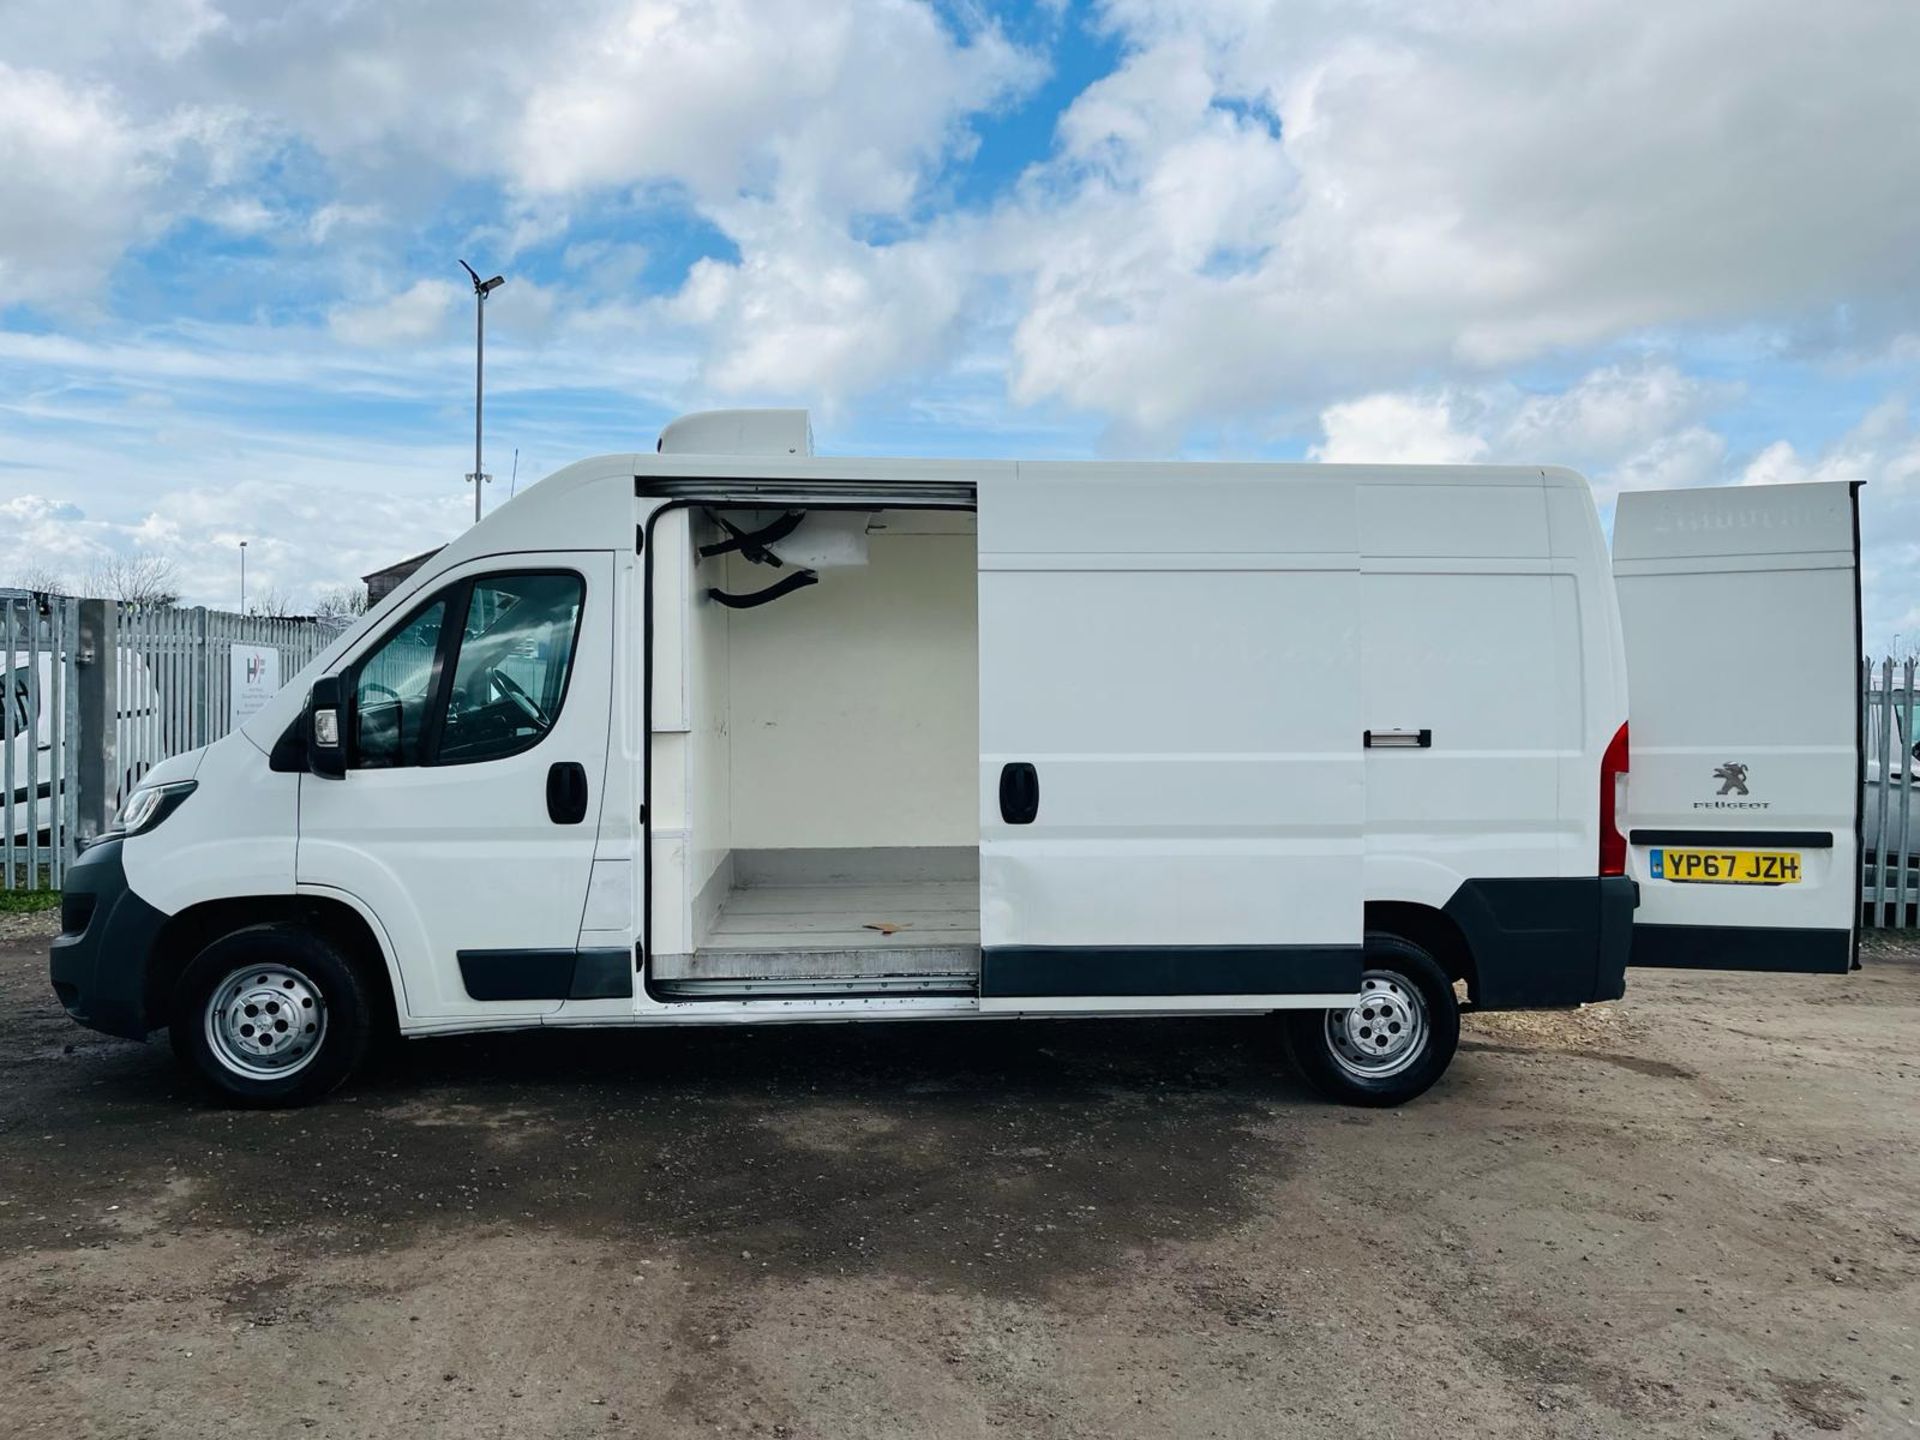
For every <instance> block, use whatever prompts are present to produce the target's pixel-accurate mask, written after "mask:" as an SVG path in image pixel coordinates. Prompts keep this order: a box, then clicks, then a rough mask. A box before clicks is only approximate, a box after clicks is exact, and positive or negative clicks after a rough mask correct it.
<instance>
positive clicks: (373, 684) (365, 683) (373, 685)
mask: <svg viewBox="0 0 1920 1440" xmlns="http://www.w3.org/2000/svg"><path fill="white" fill-rule="evenodd" d="M360 688H361V689H362V690H364V691H366V692H367V693H368V694H371V693H373V692H374V691H376V690H378V691H379V692H380V693H381V694H382V695H385V696H386V697H387V698H388V699H389V700H391V701H393V703H394V704H395V705H398V704H399V703H400V694H399V692H398V691H396V690H389V689H388V688H387V687H386V686H384V685H382V684H381V683H380V682H379V681H377V680H362V681H361V682H360Z"/></svg>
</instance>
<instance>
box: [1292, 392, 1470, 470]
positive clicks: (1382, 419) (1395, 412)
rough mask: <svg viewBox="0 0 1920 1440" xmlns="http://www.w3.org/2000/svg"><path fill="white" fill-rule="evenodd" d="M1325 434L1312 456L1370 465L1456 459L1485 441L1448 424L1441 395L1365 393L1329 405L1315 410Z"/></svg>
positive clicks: (1449, 417) (1460, 459)
mask: <svg viewBox="0 0 1920 1440" xmlns="http://www.w3.org/2000/svg"><path fill="white" fill-rule="evenodd" d="M1320 424H1321V427H1322V428H1323V429H1324V430H1325V431H1326V436H1327V438H1326V440H1325V441H1324V442H1323V443H1322V444H1319V445H1316V446H1315V447H1314V448H1313V451H1312V456H1313V458H1314V459H1315V460H1325V461H1329V462H1333V463H1340V464H1344V463H1348V462H1354V463H1369V464H1375V465H1401V464H1405V465H1416V464H1417V465H1457V464H1464V463H1467V462H1469V461H1474V460H1479V459H1481V458H1482V457H1483V456H1484V455H1485V454H1486V453H1487V442H1486V441H1485V440H1484V439H1482V438H1481V437H1480V436H1478V435H1472V434H1465V433H1462V432H1461V431H1459V430H1457V429H1455V428H1454V419H1453V410H1452V406H1451V405H1450V404H1449V403H1448V401H1447V400H1446V399H1445V398H1444V397H1441V398H1435V399H1427V400H1422V399H1419V398H1417V397H1414V396H1409V395H1368V396H1366V397H1364V398H1362V399H1359V400H1347V401H1343V402H1342V403H1340V404H1338V405H1329V406H1328V407H1327V408H1326V410H1325V411H1323V412H1322V413H1321V416H1320Z"/></svg>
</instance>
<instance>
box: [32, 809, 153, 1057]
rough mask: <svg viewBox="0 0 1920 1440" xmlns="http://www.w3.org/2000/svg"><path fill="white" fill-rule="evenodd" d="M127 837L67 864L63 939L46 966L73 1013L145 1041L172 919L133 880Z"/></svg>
mask: <svg viewBox="0 0 1920 1440" xmlns="http://www.w3.org/2000/svg"><path fill="white" fill-rule="evenodd" d="M124 843H125V842H124V841H120V840H105V841H102V842H100V843H99V844H97V845H93V846H91V847H90V848H88V849H87V850H86V851H85V852H83V853H82V854H81V856H80V858H79V859H78V860H76V861H75V862H74V863H73V864H72V865H71V866H70V867H69V868H68V870H67V874H66V884H65V888H64V891H63V893H62V896H61V905H60V930H61V933H60V935H59V937H58V938H57V939H56V940H55V941H54V942H53V947H52V951H51V953H50V955H49V957H48V965H47V969H48V972H49V974H50V975H51V977H52V980H53V990H54V994H56V995H58V996H59V997H60V1003H61V1004H62V1005H64V1006H65V1007H66V1011H67V1014H69V1015H71V1016H72V1017H73V1018H74V1019H75V1020H78V1021H79V1022H80V1023H81V1024H82V1025H85V1026H86V1027H87V1028H88V1029H91V1030H102V1031H105V1032H106V1033H107V1034H109V1035H120V1036H124V1037H125V1038H127V1039H129V1040H144V1039H145V1038H146V1036H147V1031H148V1030H149V1029H151V1028H152V1026H150V1025H149V1024H148V1020H149V1016H148V1013H147V974H148V969H149V965H148V962H149V960H150V959H151V958H152V955H153V945H154V941H155V940H156V939H157V938H158V936H159V934H160V927H161V926H162V925H164V924H165V923H166V919H167V917H166V916H165V915H163V914H162V913H161V912H160V911H158V910H156V909H154V908H153V906H151V905H149V904H147V902H146V901H144V900H142V899H141V898H140V897H139V896H138V895H136V894H134V893H133V891H132V890H131V889H130V888H129V887H128V885H127V872H126V869H125V867H124V866H123V865H122V864H121V859H120V851H121V847H122V845H123V844H124Z"/></svg>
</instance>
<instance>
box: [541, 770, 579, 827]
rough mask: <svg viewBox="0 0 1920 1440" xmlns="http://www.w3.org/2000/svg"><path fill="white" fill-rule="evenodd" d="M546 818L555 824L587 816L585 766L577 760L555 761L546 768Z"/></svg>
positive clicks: (570, 823) (567, 822)
mask: <svg viewBox="0 0 1920 1440" xmlns="http://www.w3.org/2000/svg"><path fill="white" fill-rule="evenodd" d="M547 818H548V819H549V820H551V821H553V823H554V824H556V825H578V824H579V823H580V822H581V821H582V820H584V819H586V818H587V767H586V766H584V765H582V764H581V763H580V762H579V761H578V760H560V761H556V762H555V763H554V764H553V765H552V766H551V767H550V768H549V769H548V770H547Z"/></svg>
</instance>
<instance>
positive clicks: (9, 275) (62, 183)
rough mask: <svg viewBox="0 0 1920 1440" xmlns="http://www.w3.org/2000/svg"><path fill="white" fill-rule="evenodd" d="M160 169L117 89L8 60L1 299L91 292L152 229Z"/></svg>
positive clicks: (0, 202) (51, 299)
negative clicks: (118, 100) (113, 92)
mask: <svg viewBox="0 0 1920 1440" xmlns="http://www.w3.org/2000/svg"><path fill="white" fill-rule="evenodd" d="M161 171H162V163H161V159H160V157H159V156H158V155H157V154H156V151H155V147H154V145H153V143H152V141H151V139H150V138H149V137H148V136H146V135H143V134H142V132H141V130H140V129H139V127H138V126H136V125H134V124H132V123H130V122H129V121H128V120H127V119H126V117H125V116H124V115H122V114H121V113H119V111H118V109H117V108H116V106H115V105H114V103H113V100H112V97H111V96H110V95H109V94H107V93H104V92H102V91H101V90H99V89H97V88H92V87H81V86H76V85H70V84H68V83H67V82H66V81H64V80H62V79H61V78H59V77H58V76H55V75H49V74H46V73H44V72H39V71H31V70H17V69H14V68H12V67H10V66H8V65H6V64H4V63H0V303H12V304H18V303H20V302H22V301H32V302H37V303H40V304H43V305H47V304H60V303H63V302H68V301H73V300H77V299H86V298H90V297H91V296H92V294H93V292H94V291H95V290H97V288H98V287H99V285H100V283H101V281H102V280H103V279H104V277H105V276H106V274H107V272H108V271H109V270H110V269H111V268H112V266H113V264H114V263H115V262H116V261H117V260H118V259H119V258H120V254H121V252H122V251H123V250H124V249H125V248H126V246H127V245H128V244H129V243H130V242H131V241H132V240H133V239H134V237H135V236H137V235H139V234H141V233H142V232H143V231H145V230H147V229H148V228H149V226H150V223H151V222H150V219H149V216H148V213H147V206H148V205H149V203H150V202H151V201H152V199H153V194H154V189H155V186H156V184H157V182H158V180H159V178H160V174H161Z"/></svg>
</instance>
